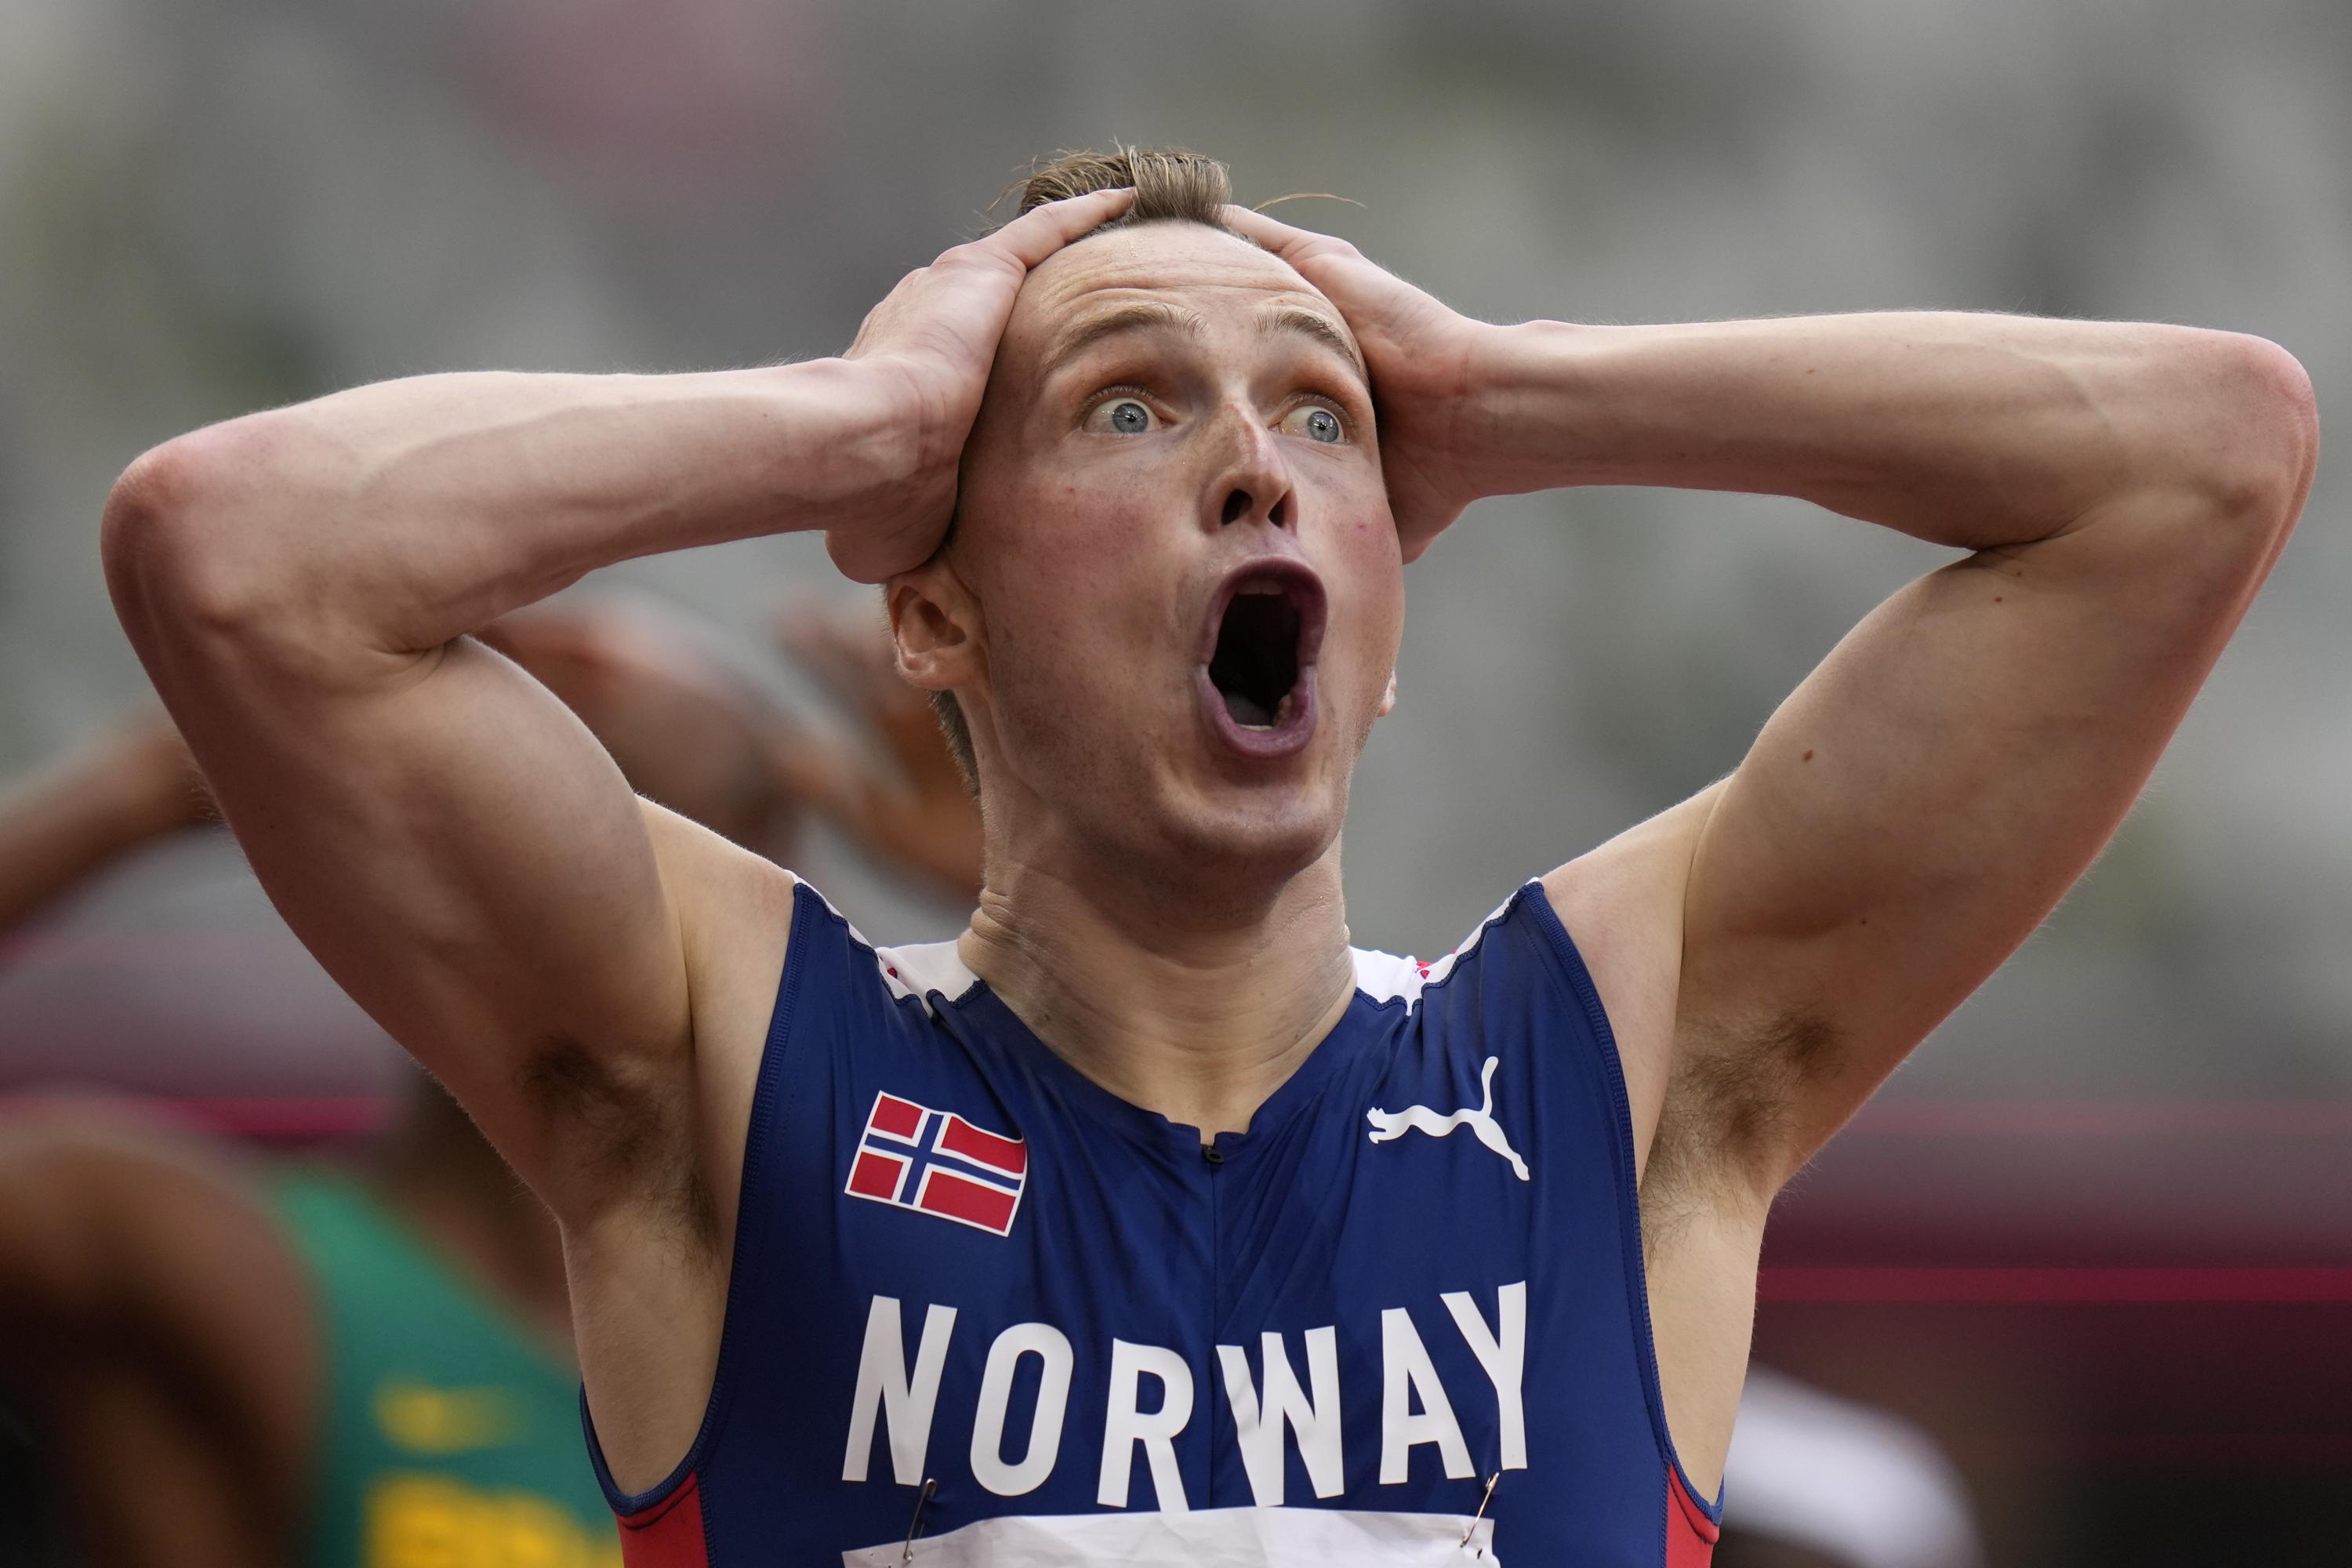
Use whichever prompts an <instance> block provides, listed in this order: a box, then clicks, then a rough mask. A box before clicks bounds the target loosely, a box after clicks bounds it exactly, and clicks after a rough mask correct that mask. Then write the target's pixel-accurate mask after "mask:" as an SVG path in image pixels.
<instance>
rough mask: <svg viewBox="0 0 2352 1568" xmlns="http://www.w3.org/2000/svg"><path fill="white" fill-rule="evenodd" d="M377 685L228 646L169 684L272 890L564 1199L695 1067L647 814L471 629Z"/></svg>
mask: <svg viewBox="0 0 2352 1568" xmlns="http://www.w3.org/2000/svg"><path fill="white" fill-rule="evenodd" d="M378 657H380V658H382V659H383V660H384V662H383V663H382V664H380V665H379V666H378V667H376V668H374V669H373V671H371V672H370V673H369V675H368V677H367V678H366V679H361V678H358V677H339V678H338V679H333V680H326V679H318V680H312V679H302V678H300V677H299V675H298V676H296V677H294V678H290V679H289V678H288V674H287V672H286V671H284V670H282V669H270V668H236V667H235V666H234V664H233V663H225V666H224V667H223V668H215V669H214V670H212V671H211V672H209V678H208V679H205V681H203V682H201V683H194V682H192V683H190V684H189V686H188V688H187V689H173V687H172V684H171V683H170V682H169V681H168V680H167V681H165V682H164V685H165V697H166V700H168V701H169V702H170V703H171V704H172V706H173V710H174V713H175V716H176V717H178V718H179V719H180V720H181V722H182V727H183V729H184V731H185V732H186V733H187V734H188V736H189V738H190V741H191V742H192V743H193V745H194V748H195V751H196V753H197V756H198V758H199V760H200V761H201V762H202V763H204V765H205V772H206V773H207V775H208V777H209V779H210V781H211V783H212V784H213V788H214V791H215V795H217V796H218V798H219V799H220V802H221V805H222V808H223V811H224V815H225V816H226V817H227V819H228V822H229V824H230V826H232V827H233V828H235V829H236V835H237V838H238V841H239V843H240V844H241V845H242V846H243V847H244V849H245V851H246V853H247V857H248V858H250V859H251V861H252V864H253V867H254V869H255V871H256V872H257V875H258V876H259V878H260V879H261V882H262V884H263V886H264V887H265V888H266V889H268V892H269V895H270V898H271V900H273V901H274V902H275V903H276V904H277V906H278V910H280V912H281V913H283V914H284V916H285V917H286V920H287V921H288V923H289V924H290V925H291V926H292V927H293V929H294V930H295V931H296V932H297V933H298V934H299V936H300V937H301V938H302V940H303V942H304V943H305V944H306V945H307V946H308V947H309V948H310V951H311V952H312V953H313V954H314V955H316V956H317V958H318V959H319V961H320V963H322V964H323V965H324V966H325V967H326V969H327V970H328V972H329V973H331V974H332V975H333V976H334V977H335V979H336V980H337V981H338V982H339V983H340V984H341V985H342V986H343V987H344V989H345V990H347V991H348V992H349V993H350V994H352V997H353V998H354V999H355V1000H356V1001H358V1002H359V1003H360V1005H362V1007H364V1008H366V1009H367V1011H368V1012H369V1013H370V1014H372V1015H373V1016H374V1017H375V1018H376V1019H377V1021H378V1022H380V1023H381V1024H383V1026H384V1028H385V1029H386V1031H387V1032H389V1033H390V1034H391V1035H392V1036H393V1037H394V1038H395V1039H397V1040H399V1041H400V1042H401V1043H402V1044H403V1045H404V1046H405V1047H407V1048H408V1049H409V1050H410V1052H412V1053H413V1054H414V1055H415V1057H416V1058H418V1059H419V1060H420V1061H421V1062H423V1063H424V1064H425V1067H427V1068H429V1069H431V1070H432V1071H433V1072H434V1074H435V1075H436V1077H438V1078H440V1079H442V1080H443V1081H444V1082H445V1083H446V1084H447V1085H448V1087H449V1088H450V1089H451V1090H452V1092H454V1093H455V1094H456V1095H457V1098H458V1100H460V1102H462V1103H463V1104H464V1105H465V1106H466V1108H467V1110H468V1111H470V1112H471V1113H472V1114H473V1115H474V1117H475V1118H476V1120H477V1121H479V1122H480V1123H481V1124H482V1126H483V1129H484V1131H486V1132H487V1133H488V1135H489V1136H490V1138H491V1140H492V1142H495V1143H496V1144H497V1145H498V1146H499V1150H500V1152H503V1153H504V1154H505V1155H506V1156H507V1157H508V1159H509V1161H510V1162H512V1163H514V1164H515V1165H516V1167H517V1168H518V1170H520V1172H521V1173H523V1174H524V1176H525V1177H526V1179H528V1180H530V1182H531V1183H532V1184H533V1185H534V1186H536V1187H537V1188H538V1189H539V1190H540V1192H541V1195H542V1196H544V1197H546V1198H547V1199H548V1201H549V1202H551V1203H554V1204H558V1205H559V1206H561V1205H562V1201H563V1200H564V1199H565V1198H566V1197H567V1196H568V1195H570V1191H569V1189H570V1186H571V1184H573V1183H575V1182H577V1181H578V1180H580V1179H581V1178H582V1177H583V1175H584V1174H585V1173H590V1172H593V1170H595V1169H598V1168H604V1165H605V1162H604V1161H603V1160H602V1158H601V1155H600V1151H599V1150H598V1149H596V1148H594V1147H590V1146H587V1143H585V1142H583V1140H584V1141H590V1142H593V1141H597V1140H603V1141H605V1142H610V1141H612V1140H614V1139H625V1138H628V1137H632V1136H635V1132H636V1131H637V1130H638V1129H639V1128H640V1125H641V1123H642V1121H643V1114H644V1111H645V1110H646V1106H647V1105H648V1104H650V1103H653V1102H656V1101H660V1100H666V1099H667V1097H668V1095H669V1092H670V1091H671V1089H673V1088H674V1087H675V1085H677V1083H678V1082H680V1081H682V1079H683V1075H684V1072H685V1066H686V1059H687V1055H688V1047H689V1040H688V1016H689V1011H688V995H687V977H686V964H685V962H684V957H683V949H682V943H681V940H680V937H679V935H678V924H677V918H676V915H675V913H674V910H673V905H672V900H671V898H670V896H669V890H668V889H667V888H666V886H665V883H664V878H663V872H662V867H661V863H660V858H659V857H658V855H657V853H656V847H655V841H654V837H653V835H652V834H651V833H650V832H649V830H648V826H647V823H646V815H645V809H646V808H644V807H642V806H641V804H640V802H639V801H638V799H637V798H636V796H635V794H634V793H633V792H632V791H631V790H630V788H629V786H628V784H627V783H626V782H625V780H624V778H623V777H622V775H621V773H620V771H619V769H618V768H617V767H616V766H615V765H614V763H613V761H612V759H611V758H610V757H609V756H608V755H607V754H606V753H605V752H604V748H603V747H602V746H600V745H599V744H598V743H597V742H596V741H595V739H594V738H593V736H592V735H591V734H590V733H589V731H587V729H586V728H585V727H584V726H583V724H582V723H581V722H580V721H579V720H578V719H577V718H575V717H574V716H573V715H572V712H571V711H570V710H568V709H566V708H565V707H564V706H563V705H562V703H561V702H560V701H558V700H556V699H555V698H554V696H553V695H552V694H551V693H550V692H549V691H548V690H547V689H545V688H544V687H542V686H541V685H540V684H539V683H538V682H537V681H535V680H533V679H531V678H530V676H529V675H528V674H526V673H525V672H524V671H523V670H522V669H520V668H519V667H517V666H516V665H514V664H512V663H511V662H509V660H507V659H506V658H502V657H501V656H499V655H498V654H496V653H494V652H492V651H490V650H489V649H488V648H486V647H482V646H481V645H480V644H479V643H478V642H475V641H474V640H472V639H471V638H459V639H457V640H456V641H454V642H451V643H449V644H446V645H445V646H444V647H439V648H436V649H433V650H431V651H429V652H425V653H422V654H417V655H411V656H399V657H398V658H396V659H395V658H394V656H389V655H386V656H378Z"/></svg>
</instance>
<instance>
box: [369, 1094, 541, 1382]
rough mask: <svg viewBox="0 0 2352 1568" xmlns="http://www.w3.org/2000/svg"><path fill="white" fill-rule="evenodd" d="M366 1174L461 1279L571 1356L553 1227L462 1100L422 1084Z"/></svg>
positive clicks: (378, 1144)
mask: <svg viewBox="0 0 2352 1568" xmlns="http://www.w3.org/2000/svg"><path fill="white" fill-rule="evenodd" d="M365 1174H366V1177H367V1180H368V1183H369V1184H370V1185H371V1186H373V1188H374V1189H375V1191H376V1194H377V1195H378V1196H380V1197H382V1198H383V1201H384V1202H385V1203H387V1204H388V1205H391V1206H392V1208H393V1209H394V1210H395V1211H396V1212H398V1213H399V1215H401V1217H402V1218H403V1219H404V1220H406V1221H407V1222H408V1223H409V1224H410V1225H411V1226H414V1227H415V1229H416V1230H417V1231H418V1232H419V1233H420V1234H422V1235H424V1236H425V1237H427V1238H429V1239H430V1240H432V1241H433V1242H435V1243H436V1244H437V1245H438V1247H440V1249H441V1251H442V1253H443V1254H444V1255H445V1256H446V1257H447V1258H449V1259H450V1260H451V1261H452V1263H454V1264H455V1266H456V1268H457V1272H458V1273H459V1274H461V1275H463V1276H464V1277H466V1278H467V1279H472V1280H474V1281H475V1282H477V1283H478V1284H479V1285H481V1286H483V1287H484V1288H485V1289H487V1290H488V1291H489V1293H490V1294H491V1295H493V1296H494V1297H496V1298H497V1299H498V1300H500V1301H501V1302H503V1303H504V1304H505V1305H506V1307H507V1308H508V1310H510V1311H512V1312H514V1313H515V1314H516V1315H518V1316H519V1317H520V1318H521V1319H522V1320H523V1321H526V1322H528V1323H530V1324H531V1325H532V1326H533V1327H534V1328H536V1329H538V1330H539V1331H540V1332H541V1337H542V1338H543V1339H545V1340H546V1341H548V1342H549V1343H550V1344H551V1346H552V1347H553V1348H554V1349H555V1350H556V1351H557V1352H558V1353H559V1354H561V1355H562V1357H563V1358H564V1359H566V1360H569V1359H570V1358H571V1355H572V1313H571V1305H570V1299H569V1296H568V1295H567V1292H566V1289H565V1284H564V1274H563V1242H562V1235H561V1233H560V1232H558V1230H557V1229H556V1226H555V1220H554V1218H553V1216H551V1215H549V1214H548V1212H547V1210H546V1208H545V1207H544V1205H541V1203H540V1201H539V1200H538V1199H537V1198H535V1197H533V1196H532V1195H531V1194H530V1192H529V1191H527V1190H526V1189H525V1188H524V1187H523V1185H522V1184H521V1183H520V1181H518V1180H517V1179H516V1178H515V1174H514V1173H513V1172H512V1171H510V1170H509V1169H508V1168H507V1164H506V1162H505V1161H503V1160H501V1159H500V1158H499V1154H498V1151H496V1150H494V1149H492V1148H491V1147H490V1146H489V1144H488V1142H487V1141H485V1140H484V1139H483V1137H482V1135H481V1133H480V1132H479V1131H478V1130H477V1129H476V1128H475V1126H474V1123H473V1121H472V1120H471V1119H470V1118H469V1117H467V1114H466V1113H465V1111H464V1110H460V1109H459V1108H458V1106H457V1101H455V1100H451V1099H450V1098H449V1097H448V1096H447V1095H446V1093H444V1092H443V1091H442V1090H441V1089H439V1088H438V1087H437V1086H436V1085H433V1084H430V1083H420V1084H419V1085H418V1086H417V1087H416V1089H415V1091H414V1092H413V1093H412V1094H411V1095H410V1096H409V1100H408V1103H407V1105H406V1106H405V1108H404V1110H402V1112H401V1115H400V1117H399V1119H398V1120H397V1121H394V1123H393V1125H392V1126H391V1127H390V1128H389V1129H387V1130H386V1131H385V1132H384V1134H383V1136H382V1137H381V1138H379V1139H378V1140H377V1141H376V1142H375V1145H374V1147H373V1149H372V1150H371V1151H370V1152H369V1156H368V1159H367V1163H366V1166H365Z"/></svg>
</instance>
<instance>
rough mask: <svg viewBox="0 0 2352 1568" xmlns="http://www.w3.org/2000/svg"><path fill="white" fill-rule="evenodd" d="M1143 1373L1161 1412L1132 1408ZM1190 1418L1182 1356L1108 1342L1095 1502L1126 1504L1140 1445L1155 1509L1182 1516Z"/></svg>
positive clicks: (1188, 1387)
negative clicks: (1180, 1461)
mask: <svg viewBox="0 0 2352 1568" xmlns="http://www.w3.org/2000/svg"><path fill="white" fill-rule="evenodd" d="M1145 1373H1150V1375H1151V1376H1153V1377H1156V1378H1158V1379H1159V1380H1160V1390H1161V1394H1162V1398H1161V1399H1160V1408H1159V1409H1157V1410H1155V1411H1153V1412H1152V1413H1151V1414H1150V1415H1144V1414H1142V1413H1141V1412H1140V1411H1139V1410H1138V1409H1137V1408H1136V1396H1137V1394H1138V1391H1139V1387H1140V1385H1141V1383H1142V1379H1143V1376H1144V1374H1145ZM1191 1419H1192V1368H1191V1367H1189V1366H1187V1365H1185V1364H1184V1358H1183V1357H1182V1356H1181V1355H1178V1354H1177V1353H1176V1352H1174V1351H1171V1350H1164V1349H1162V1348H1161V1347H1160V1346H1159V1345H1136V1344H1129V1343H1128V1342H1127V1341H1125V1340H1113V1341H1111V1342H1110V1405H1109V1409H1108V1412H1107V1413H1106V1414H1105V1415H1104V1417H1103V1448H1102V1476H1101V1479H1100V1482H1099V1484H1097V1486H1096V1488H1095V1500H1096V1501H1097V1502H1098V1503H1100V1504H1102V1505H1103V1506H1104V1507H1105V1508H1125V1507H1126V1506H1127V1493H1128V1478H1129V1474H1130V1473H1131V1470H1132V1468H1133V1466H1134V1463H1135V1446H1136V1445H1137V1444H1138V1443H1140V1444H1142V1445H1143V1457H1144V1459H1145V1461H1146V1462H1147V1463H1149V1464H1150V1467H1151V1486H1152V1489H1153V1490H1154V1491H1156V1492H1158V1493H1159V1494H1160V1512H1162V1513H1183V1512H1186V1511H1187V1510H1189V1509H1190V1507H1191V1505H1190V1504H1189V1503H1187V1502H1186V1501H1185V1500H1184V1472H1183V1470H1182V1469H1181V1468H1179V1466H1178V1465H1177V1463H1176V1434H1177V1433H1179V1432H1181V1431H1182V1430H1184V1423H1186V1422H1187V1421H1190V1420H1191ZM1466 1473H1467V1472H1466V1471H1465V1474H1466Z"/></svg>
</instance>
